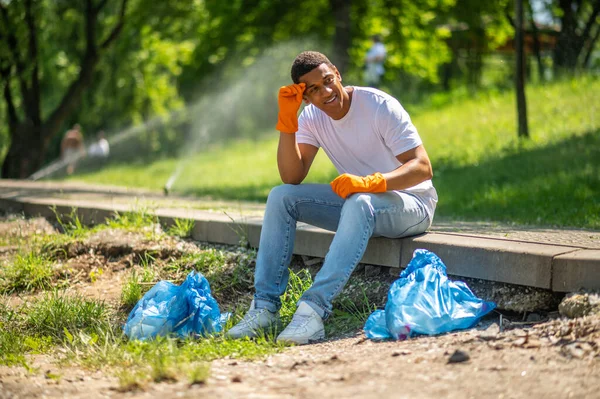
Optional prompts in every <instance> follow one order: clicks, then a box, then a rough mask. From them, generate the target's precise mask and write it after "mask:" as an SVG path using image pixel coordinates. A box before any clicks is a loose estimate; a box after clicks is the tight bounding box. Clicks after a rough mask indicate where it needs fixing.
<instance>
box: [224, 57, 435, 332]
mask: <svg viewBox="0 0 600 399" xmlns="http://www.w3.org/2000/svg"><path fill="white" fill-rule="evenodd" d="M291 75H292V81H293V82H294V83H293V84H291V85H289V86H284V87H281V88H280V89H279V100H278V102H279V117H278V123H277V126H276V129H277V130H279V132H280V134H279V146H278V150H277V166H278V168H279V175H280V177H281V180H282V182H283V183H284V184H283V185H280V186H277V187H274V188H273V189H272V190H271V192H270V193H269V197H268V199H267V206H266V209H265V214H264V220H263V226H262V230H261V234H260V243H259V246H258V253H257V256H256V268H255V271H254V288H255V294H254V299H253V301H252V303H251V305H250V309H249V310H248V312H247V313H246V315H245V316H244V318H243V319H242V320H241V321H240V322H239V323H238V324H237V325H235V326H234V327H232V328H231V329H230V330H229V331H227V335H228V336H229V337H231V338H242V337H250V338H253V337H257V336H260V335H261V334H262V331H264V330H267V331H269V330H270V329H272V328H277V327H278V325H279V324H280V318H279V309H280V308H281V296H282V295H283V294H284V293H285V290H286V288H287V284H288V279H289V269H288V267H289V265H290V260H291V258H292V253H293V250H294V240H295V237H296V225H297V223H298V222H304V223H308V224H311V225H314V226H317V227H321V228H324V229H326V230H330V231H335V235H334V237H333V241H332V242H331V245H330V246H329V250H328V252H327V255H326V256H325V261H324V262H323V266H322V267H321V269H320V270H319V272H318V273H317V275H316V276H315V279H314V282H313V284H312V285H311V286H310V288H308V290H306V291H305V292H304V293H303V294H302V296H301V298H300V300H299V301H298V304H297V305H298V307H297V309H296V312H295V313H294V316H293V318H292V321H291V323H290V324H288V326H287V327H286V328H285V329H284V330H283V331H282V332H281V333H280V334H279V335H278V336H277V341H279V342H293V343H297V344H306V343H309V342H311V341H314V340H319V339H323V338H324V337H325V330H324V326H323V321H324V320H326V319H327V318H328V317H329V316H330V315H331V313H332V312H333V301H334V300H335V298H336V297H337V296H338V295H339V294H340V292H341V291H342V289H343V288H344V286H345V285H346V283H347V282H348V279H349V278H350V275H351V274H352V272H353V270H354V268H355V267H356V265H358V263H359V262H360V260H361V259H362V257H363V254H364V252H365V250H366V248H367V243H368V242H369V239H370V238H371V237H379V236H383V237H390V238H400V237H406V236H412V235H415V234H421V233H423V232H424V231H426V230H427V229H428V228H429V226H430V225H431V221H432V220H433V215H434V212H435V207H436V204H437V194H436V191H435V188H434V187H433V184H432V182H431V177H432V176H433V172H432V168H431V163H430V161H429V157H428V155H427V151H425V147H424V146H423V142H422V141H421V137H420V136H419V133H418V132H417V129H416V127H415V126H414V125H413V123H412V121H411V119H410V116H409V115H408V113H407V112H406V111H405V110H404V108H403V107H402V105H401V104H400V103H399V102H398V100H396V99H395V98H394V97H392V96H390V95H388V94H386V93H384V92H382V91H380V90H377V89H373V88H368V87H355V86H344V85H343V84H342V76H341V75H340V72H339V71H338V69H337V68H336V67H335V66H334V65H333V64H332V63H331V61H329V59H328V58H327V57H326V56H325V55H323V54H321V53H319V52H316V51H305V52H302V53H300V54H299V55H298V56H297V57H296V59H295V60H294V63H293V65H292V68H291ZM302 101H304V103H305V104H307V106H306V107H305V108H304V110H303V111H302V113H301V114H300V117H298V110H299V109H300V105H301V104H302ZM321 147H322V148H323V150H324V151H325V154H327V156H328V157H329V159H330V160H331V162H332V163H333V164H334V165H335V167H336V169H337V171H338V173H339V176H338V177H336V178H335V179H334V180H333V181H332V182H331V183H330V184H302V182H303V181H304V179H305V177H306V175H307V174H308V172H309V170H310V167H311V165H312V163H313V161H314V159H315V156H316V155H317V152H318V151H319V148H321Z"/></svg>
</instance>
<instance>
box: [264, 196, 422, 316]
mask: <svg viewBox="0 0 600 399" xmlns="http://www.w3.org/2000/svg"><path fill="white" fill-rule="evenodd" d="M298 221H300V222H305V223H308V224H311V225H313V226H317V227H321V228H323V229H326V230H330V231H335V232H336V233H335V236H334V238H333V241H332V243H331V245H330V247H329V251H328V252H327V255H326V256H325V260H324V262H323V266H322V267H321V270H320V271H319V272H318V273H317V275H316V277H315V279H314V282H313V285H312V286H311V287H310V288H309V289H308V290H306V292H304V294H303V295H302V297H301V298H300V301H305V302H306V303H307V304H308V305H310V306H311V307H312V308H313V309H314V310H315V311H316V312H317V313H318V314H319V315H320V316H321V317H322V318H324V319H326V318H327V317H329V315H330V314H331V312H332V302H333V300H334V299H335V297H336V296H337V295H338V294H339V293H340V291H341V290H342V289H343V288H344V285H345V284H346V282H347V281H348V279H349V278H350V275H351V274H352V271H353V270H354V268H355V267H356V265H357V264H358V263H359V262H360V260H361V258H362V256H363V254H364V252H365V249H366V248H367V243H368V241H369V238H371V237H377V236H383V237H390V238H399V237H406V236H410V235H415V234H420V233H423V232H424V231H425V230H426V229H427V228H429V226H430V225H431V221H430V220H429V216H428V215H427V211H426V210H425V207H424V205H423V204H422V203H421V201H420V200H419V199H418V198H417V197H415V196H414V195H412V194H408V193H401V194H400V195H398V194H397V193H394V192H387V193H380V194H371V193H356V194H353V195H351V196H349V197H348V198H347V199H346V200H344V199H342V198H340V197H339V196H338V195H337V194H336V193H334V192H333V190H332V189H331V186H330V185H329V184H299V185H291V184H284V185H281V186H277V187H275V188H273V190H271V192H270V193H269V198H268V199H267V207H266V210H265V217H264V220H263V226H262V231H261V234H260V243H259V248H258V254H257V258H256V270H255V275H254V288H255V289H256V294H255V295H254V299H255V303H256V307H257V308H261V309H264V308H266V309H268V310H270V311H271V312H276V311H277V310H279V308H280V307H281V300H280V296H281V295H283V293H284V292H285V289H286V287H287V283H288V278H289V269H288V266H289V264H290V260H291V257H292V252H293V249H294V240H295V237H296V222H298Z"/></svg>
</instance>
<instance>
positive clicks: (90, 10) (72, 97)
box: [45, 0, 128, 140]
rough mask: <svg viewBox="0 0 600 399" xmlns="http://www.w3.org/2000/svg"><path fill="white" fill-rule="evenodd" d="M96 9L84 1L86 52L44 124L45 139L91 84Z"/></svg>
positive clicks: (111, 38)
mask: <svg viewBox="0 0 600 399" xmlns="http://www.w3.org/2000/svg"><path fill="white" fill-rule="evenodd" d="M127 1H128V0H122V3H121V10H120V13H119V22H117V24H116V25H115V27H114V28H113V31H112V32H111V34H110V35H109V37H108V38H107V39H106V40H104V42H102V45H101V46H100V49H101V50H104V49H105V48H106V47H107V46H108V45H109V44H110V43H111V42H112V41H114V39H116V37H117V36H118V34H119V32H120V31H121V28H122V26H123V23H124V16H125V10H126V5H127ZM98 10H99V8H98V7H94V5H93V4H92V0H86V5H85V12H86V16H85V21H86V26H85V37H86V50H85V55H84V56H83V59H82V61H81V66H80V72H79V75H78V76H77V78H76V79H75V80H74V81H73V82H72V83H71V85H70V86H69V88H68V89H67V91H66V92H65V94H64V95H63V97H62V99H61V101H60V103H59V105H58V106H57V107H56V109H55V110H54V111H53V112H52V113H51V114H50V117H49V118H48V121H47V123H46V127H47V129H46V130H47V131H48V132H49V134H48V136H47V137H45V139H47V140H49V139H50V138H52V136H53V135H54V134H55V133H56V132H58V130H59V129H60V127H61V125H62V123H63V122H64V120H65V119H66V118H67V116H68V115H69V114H70V113H71V112H72V110H73V109H74V108H75V107H76V106H77V104H78V102H79V99H80V98H81V94H82V93H83V91H84V90H85V88H86V87H88V86H89V85H90V84H91V83H92V79H93V77H94V72H95V69H96V65H97V64H98V59H99V51H98V50H99V48H98V46H97V44H96V27H97V24H98V21H97V17H98Z"/></svg>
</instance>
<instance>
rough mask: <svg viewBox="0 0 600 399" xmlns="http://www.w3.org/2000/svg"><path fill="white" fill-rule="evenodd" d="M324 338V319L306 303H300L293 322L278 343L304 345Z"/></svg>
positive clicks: (281, 335)
mask: <svg viewBox="0 0 600 399" xmlns="http://www.w3.org/2000/svg"><path fill="white" fill-rule="evenodd" d="M323 338H325V328H324V327H323V319H322V318H321V316H319V314H318V313H317V312H315V310H314V309H313V308H312V307H310V305H308V304H307V303H306V302H300V305H299V306H298V309H296V313H294V317H293V318H292V321H291V322H290V324H288V326H287V327H286V328H285V330H283V331H282V332H281V334H279V336H278V337H277V342H291V343H295V344H298V345H304V344H308V343H310V342H311V341H318V340H320V339H323Z"/></svg>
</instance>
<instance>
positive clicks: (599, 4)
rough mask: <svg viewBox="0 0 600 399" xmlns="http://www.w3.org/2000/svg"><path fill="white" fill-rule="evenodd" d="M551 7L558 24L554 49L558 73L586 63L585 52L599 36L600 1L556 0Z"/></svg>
mask: <svg viewBox="0 0 600 399" xmlns="http://www.w3.org/2000/svg"><path fill="white" fill-rule="evenodd" d="M551 6H552V10H553V11H554V15H555V18H557V19H558V20H559V21H560V25H561V29H560V32H559V34H558V38H557V39H556V47H555V49H554V66H555V68H556V69H557V71H558V72H561V71H573V70H575V69H576V68H577V67H580V66H585V65H586V63H587V60H586V58H587V59H589V58H588V56H587V54H589V53H591V51H592V49H593V48H594V47H595V45H596V42H597V40H598V37H599V36H600V33H599V32H600V18H599V16H600V0H555V1H554V2H553V3H551ZM594 32H595V33H594ZM586 49H587V52H586ZM586 53H587V54H586Z"/></svg>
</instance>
